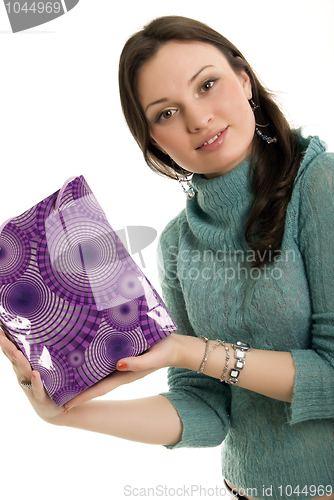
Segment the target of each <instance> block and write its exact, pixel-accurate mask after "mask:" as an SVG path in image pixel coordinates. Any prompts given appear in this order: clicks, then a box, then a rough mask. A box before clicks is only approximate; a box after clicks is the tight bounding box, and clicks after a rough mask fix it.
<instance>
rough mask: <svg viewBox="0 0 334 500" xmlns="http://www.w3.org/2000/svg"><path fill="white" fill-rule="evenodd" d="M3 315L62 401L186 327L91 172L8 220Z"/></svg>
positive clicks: (0, 245) (0, 259) (0, 255)
mask: <svg viewBox="0 0 334 500" xmlns="http://www.w3.org/2000/svg"><path fill="white" fill-rule="evenodd" d="M0 322H1V324H2V326H3V328H4V330H5V332H6V334H7V336H8V337H9V338H10V339H11V340H12V341H13V342H14V343H15V344H16V346H17V347H18V348H19V349H20V350H21V351H22V352H23V353H24V355H25V356H26V357H27V359H28V360H29V362H30V364H31V366H32V368H33V369H35V370H38V371H39V372H40V374H41V378H42V381H43V384H44V387H45V389H46V391H47V392H48V394H49V395H50V397H51V398H52V400H53V401H54V402H55V403H56V404H57V405H58V406H61V405H63V404H65V403H66V402H67V401H69V400H70V399H72V398H73V397H74V396H76V395H77V394H79V393H80V392H82V391H84V390H85V389H87V388H88V387H90V386H92V385H93V384H95V383H96V382H98V381H99V380H101V379H103V378H104V377H106V376H107V375H109V374H110V373H112V372H113V371H114V370H115V369H116V363H117V361H118V360H119V359H121V358H123V357H127V356H137V355H139V354H141V353H143V352H144V351H146V350H147V349H148V348H149V347H150V346H152V345H153V344H155V343H156V342H158V341H159V340H161V339H163V338H164V337H166V336H167V335H168V334H170V333H171V332H173V331H175V330H176V329H177V327H176V325H175V322H174V321H173V319H172V317H171V316H170V314H169V313H168V311H167V309H166V306H165V305H164V303H163V301H162V299H161V298H160V296H159V295H158V293H157V292H156V290H155V289H154V288H153V286H152V285H151V284H150V283H149V281H148V280H147V278H146V277H145V275H144V274H143V272H142V271H141V270H140V268H139V267H138V266H137V264H136V263H135V262H134V261H133V259H132V258H131V256H130V255H129V253H128V252H127V250H126V248H125V247H124V245H123V244H122V242H121V240H120V239H119V237H118V236H117V234H116V233H115V231H113V229H112V228H111V226H110V224H109V223H108V221H107V219H106V216H105V214H104V212H103V210H102V209H101V207H100V205H99V204H98V202H97V200H96V198H95V197H94V195H93V193H92V191H91V189H90V188H89V186H88V184H87V182H86V181H85V179H84V178H83V177H82V176H80V177H76V178H73V180H71V182H69V183H66V184H65V185H64V187H63V189H62V190H60V191H57V192H56V193H54V194H52V195H51V196H49V197H48V198H46V199H45V200H43V201H41V202H40V203H38V204H37V205H35V206H34V207H32V208H31V209H30V210H27V211H26V212H25V213H23V214H22V215H20V216H18V217H15V218H13V219H12V220H11V221H10V222H7V223H6V224H4V227H2V229H1V231H0Z"/></svg>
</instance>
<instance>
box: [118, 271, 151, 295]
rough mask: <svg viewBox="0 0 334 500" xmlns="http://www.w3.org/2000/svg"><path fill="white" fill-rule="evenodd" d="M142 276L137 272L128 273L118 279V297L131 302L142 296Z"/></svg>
mask: <svg viewBox="0 0 334 500" xmlns="http://www.w3.org/2000/svg"><path fill="white" fill-rule="evenodd" d="M141 278H142V275H141V274H140V273H139V272H135V271H128V272H125V273H123V274H122V276H120V277H119V279H118V282H117V290H118V293H119V295H122V297H125V298H126V299H129V300H133V299H136V298H137V297H140V296H141V295H143V294H144V288H143V285H142V282H141Z"/></svg>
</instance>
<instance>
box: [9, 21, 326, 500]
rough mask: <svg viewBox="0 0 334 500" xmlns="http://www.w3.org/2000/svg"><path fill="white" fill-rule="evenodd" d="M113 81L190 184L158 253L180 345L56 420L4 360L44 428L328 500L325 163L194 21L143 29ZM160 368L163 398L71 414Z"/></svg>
mask: <svg viewBox="0 0 334 500" xmlns="http://www.w3.org/2000/svg"><path fill="white" fill-rule="evenodd" d="M119 77H120V93H121V101H122V106H123V111H124V114H125V117H126V120H127V122H128V125H129V127H130V130H131V132H132V134H133V136H134V137H135V139H136V141H137V142H138V144H139V146H140V147H141V149H142V151H143V154H144V157H145V159H146V162H147V163H148V165H149V166H150V167H151V168H153V169H154V170H155V171H157V172H158V173H160V174H162V175H165V176H168V177H172V178H174V179H176V180H179V181H182V180H184V179H186V178H187V176H188V175H189V174H190V173H193V174H195V175H194V176H193V178H192V186H191V185H188V188H185V190H186V191H187V194H188V200H187V206H186V209H185V210H184V211H182V212H181V213H180V214H179V215H178V216H177V217H176V218H174V219H173V220H172V221H171V222H170V223H169V224H168V225H167V227H166V229H165V230H164V232H163V234H162V236H161V238H160V245H159V268H160V274H161V285H162V290H163V297H164V299H165V302H166V304H167V306H168V308H169V309H170V311H171V313H172V315H173V316H174V319H175V320H176V323H177V324H178V327H179V330H178V333H177V334H172V335H170V336H169V337H168V338H166V339H164V340H163V341H161V342H160V343H159V344H156V345H155V346H154V347H153V348H152V349H151V350H150V351H149V352H148V353H146V354H144V355H142V356H139V357H137V358H126V359H122V360H120V361H119V363H118V371H117V373H115V374H112V376H110V377H109V378H107V379H105V380H103V381H102V382H100V383H99V384H97V385H96V386H94V387H93V388H91V389H88V390H87V391H85V392H84V393H82V394H81V395H79V396H77V397H76V398H74V399H73V400H72V401H71V402H70V403H68V404H67V405H66V408H65V409H64V408H61V409H59V408H57V407H56V406H55V405H54V404H53V403H52V402H51V400H50V399H49V398H48V396H47V395H46V393H45V392H44V389H43V386H42V383H41V379H40V376H39V374H38V372H36V371H31V368H30V365H29V363H28V361H27V360H26V359H25V358H24V357H23V355H22V354H21V353H20V352H18V351H17V350H16V349H15V347H14V346H13V345H12V344H11V343H10V342H9V341H8V340H7V339H6V338H5V336H4V335H1V337H0V345H1V347H2V349H3V350H4V352H5V354H6V355H7V357H9V359H10V360H11V361H12V363H13V365H14V369H15V371H16V373H17V377H18V380H19V382H22V381H23V382H24V381H28V382H31V385H32V390H29V389H28V388H25V389H24V390H25V393H26V395H27V397H28V398H29V400H30V402H31V404H32V405H33V407H34V408H35V410H36V412H37V413H38V414H39V415H40V416H41V418H43V419H44V420H46V421H47V422H50V423H53V424H55V425H66V426H71V427H77V428H82V429H88V430H93V431H97V432H103V433H107V434H112V435H114V436H118V437H123V438H126V439H133V440H138V441H142V442H146V443H155V444H162V445H165V446H168V447H169V448H178V447H182V446H188V447H191V446H194V447H201V446H202V447H206V446H217V445H219V444H221V443H223V445H222V473H223V476H224V477H225V478H226V481H227V487H228V488H229V489H230V491H231V492H232V494H237V496H239V498H243V497H246V498H266V497H268V496H269V497H271V498H274V499H278V498H287V497H289V498H294V499H297V498H305V499H308V498H320V497H325V498H330V499H333V498H334V495H333V494H332V491H333V483H334V481H333V480H334V473H333V452H334V444H333V431H334V420H333V417H334V394H333V380H334V376H333V374H334V370H333V364H334V325H333V323H334V311H333V303H334V301H333V298H334V297H333V287H332V282H333V278H334V270H333V267H334V266H333V265H332V258H331V252H330V251H328V249H331V248H332V244H333V243H334V233H333V230H332V227H333V213H334V212H333V210H332V208H333V205H334V203H333V172H334V157H333V155H330V154H327V153H325V147H324V145H323V143H321V141H320V140H319V139H318V138H308V139H305V138H303V137H302V136H301V134H300V133H298V132H295V131H292V130H291V129H290V127H289V125H288V124H287V122H286V120H285V118H284V116H283V115H282V113H281V111H280V110H279V108H278V106H277V105H276V104H275V102H274V100H273V98H272V96H271V95H270V93H269V92H268V91H267V90H266V89H264V87H263V86H262V85H261V84H260V82H259V81H258V79H257V78H256V76H255V75H254V73H253V71H252V70H251V68H250V67H249V65H248V63H247V61H246V60H245V59H244V57H243V56H242V54H241V53H240V52H239V51H238V50H237V49H236V48H235V47H234V46H233V45H232V44H231V43H230V42H228V41H227V40H226V39H225V38H224V37H222V36H221V35H219V34H218V33H216V32H215V31H213V30H211V29H210V28H208V27H207V26H205V25H203V24H201V23H198V22H196V21H193V20H190V19H186V18H180V17H165V18H159V19H157V20H155V21H153V22H152V23H150V24H149V25H148V26H147V27H146V28H144V30H142V31H141V32H139V33H137V34H136V35H134V36H133V37H131V38H130V40H129V41H128V42H127V43H126V45H125V47H124V50H123V53H122V55H121V60H120V73H119ZM237 342H239V344H237ZM163 366H169V367H171V368H170V370H169V392H168V393H165V394H162V395H158V396H154V397H151V398H145V399H141V400H134V401H119V402H117V401H94V402H88V403H86V404H85V405H82V404H81V403H83V402H84V401H87V400H88V399H91V398H93V397H96V396H98V395H102V394H105V393H106V392H108V391H110V390H112V389H113V388H115V387H117V386H118V385H121V384H123V383H128V382H131V381H132V380H135V379H136V378H140V377H142V376H144V375H146V374H147V373H150V372H152V371H154V370H156V369H158V368H160V367H163ZM64 410H65V411H64ZM97 415H98V416H99V418H96V416H97ZM138 423H140V426H139V425H134V424H138Z"/></svg>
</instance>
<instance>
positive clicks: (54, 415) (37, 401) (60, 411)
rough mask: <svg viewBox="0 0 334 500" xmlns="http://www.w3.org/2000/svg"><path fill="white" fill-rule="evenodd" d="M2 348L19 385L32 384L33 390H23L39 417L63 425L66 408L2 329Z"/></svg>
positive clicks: (0, 343)
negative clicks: (54, 400)
mask: <svg viewBox="0 0 334 500" xmlns="http://www.w3.org/2000/svg"><path fill="white" fill-rule="evenodd" d="M0 347H1V349H2V351H3V353H4V354H5V356H6V357H7V358H8V359H9V361H10V362H11V363H12V366H13V369H14V371H15V373H16V377H17V380H18V382H19V383H21V382H31V385H32V388H31V389H23V388H22V390H23V391H24V393H25V395H26V396H27V398H28V399H29V401H30V403H31V405H32V407H33V408H34V410H35V411H36V413H37V415H38V416H39V417H40V418H42V419H43V420H45V421H46V422H48V423H51V424H55V425H62V423H63V421H64V420H65V418H66V414H65V413H64V407H58V406H57V405H56V404H55V403H54V402H53V401H52V399H51V398H50V397H49V396H48V394H47V392H46V391H45V389H44V386H43V383H42V380H41V377H40V374H39V373H38V371H36V370H32V369H31V366H30V363H29V361H28V360H27V358H26V357H25V356H24V354H23V353H22V352H21V351H19V350H18V349H17V347H16V346H15V345H14V344H13V343H12V342H11V341H10V340H9V339H8V338H7V337H6V335H5V334H4V332H3V331H2V330H1V329H0Z"/></svg>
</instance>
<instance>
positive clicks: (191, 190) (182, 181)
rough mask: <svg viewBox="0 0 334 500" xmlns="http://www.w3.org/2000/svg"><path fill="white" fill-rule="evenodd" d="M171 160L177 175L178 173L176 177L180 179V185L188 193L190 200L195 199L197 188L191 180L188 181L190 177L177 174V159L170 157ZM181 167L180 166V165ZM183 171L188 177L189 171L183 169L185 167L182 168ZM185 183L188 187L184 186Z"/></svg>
mask: <svg viewBox="0 0 334 500" xmlns="http://www.w3.org/2000/svg"><path fill="white" fill-rule="evenodd" d="M170 161H171V164H172V166H173V168H174V173H175V175H176V179H177V180H178V182H179V183H180V186H181V187H182V189H183V192H184V193H185V194H186V195H187V198H188V200H193V199H194V198H195V196H196V191H195V189H194V188H193V187H192V185H191V183H190V181H188V179H180V177H179V176H178V175H177V173H176V172H175V170H176V168H175V167H176V163H175V161H174V160H173V159H172V158H170ZM179 168H180V167H179ZM182 171H183V172H184V176H185V177H186V174H187V173H186V171H185V170H183V169H182ZM188 175H189V174H188ZM184 184H186V185H187V187H186V186H184Z"/></svg>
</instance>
